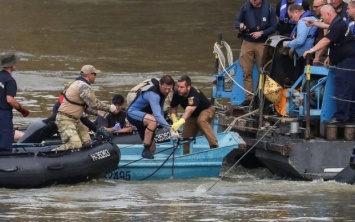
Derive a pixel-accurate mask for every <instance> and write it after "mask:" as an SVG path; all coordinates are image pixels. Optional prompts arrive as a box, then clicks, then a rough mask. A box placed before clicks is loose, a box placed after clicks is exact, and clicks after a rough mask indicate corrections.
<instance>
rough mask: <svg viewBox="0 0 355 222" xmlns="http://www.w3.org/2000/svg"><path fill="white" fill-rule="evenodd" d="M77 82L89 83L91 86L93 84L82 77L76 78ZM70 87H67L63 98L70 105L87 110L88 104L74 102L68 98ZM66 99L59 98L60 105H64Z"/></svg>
mask: <svg viewBox="0 0 355 222" xmlns="http://www.w3.org/2000/svg"><path fill="white" fill-rule="evenodd" d="M75 80H79V81H83V82H85V83H87V84H88V85H91V83H90V82H89V81H88V80H87V79H85V78H83V77H81V76H79V77H78V78H76V79H75ZM74 82H75V81H74ZM74 82H72V83H71V84H73V83H74ZM71 84H70V85H71ZM70 85H69V84H68V85H66V89H65V90H64V91H63V92H62V93H61V96H63V97H64V98H65V100H66V101H68V102H69V103H70V104H73V105H76V106H83V107H84V109H86V108H87V104H86V103H78V102H75V101H72V100H70V99H69V98H68V97H67V96H66V94H65V93H66V91H67V90H68V88H69V86H70ZM64 98H60V97H59V99H58V101H59V102H60V104H62V102H63V99H64ZM60 99H61V101H60Z"/></svg>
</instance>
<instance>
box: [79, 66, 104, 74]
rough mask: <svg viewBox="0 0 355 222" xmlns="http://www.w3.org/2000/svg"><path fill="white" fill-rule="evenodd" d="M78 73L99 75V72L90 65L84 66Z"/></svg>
mask: <svg viewBox="0 0 355 222" xmlns="http://www.w3.org/2000/svg"><path fill="white" fill-rule="evenodd" d="M80 72H81V74H91V73H96V74H99V73H101V71H100V70H98V69H96V68H95V67H94V66H92V65H84V66H83V67H81V71H80Z"/></svg>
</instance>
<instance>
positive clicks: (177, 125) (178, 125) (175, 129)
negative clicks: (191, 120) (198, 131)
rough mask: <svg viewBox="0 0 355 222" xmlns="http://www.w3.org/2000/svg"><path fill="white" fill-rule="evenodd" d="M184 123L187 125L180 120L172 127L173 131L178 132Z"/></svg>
mask: <svg viewBox="0 0 355 222" xmlns="http://www.w3.org/2000/svg"><path fill="white" fill-rule="evenodd" d="M184 123H185V120H184V119H183V118H180V119H179V120H178V121H177V122H176V123H174V124H173V125H172V126H171V129H172V130H174V131H178V129H179V128H180V126H181V125H183V124H184Z"/></svg>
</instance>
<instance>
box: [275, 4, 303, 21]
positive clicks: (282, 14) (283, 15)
mask: <svg viewBox="0 0 355 222" xmlns="http://www.w3.org/2000/svg"><path fill="white" fill-rule="evenodd" d="M302 1H303V0H295V2H294V3H293V4H298V5H302ZM286 14H287V0H281V7H280V21H282V22H285V23H287V22H288V23H291V24H296V22H295V21H293V20H292V19H290V20H289V21H285V19H286Z"/></svg>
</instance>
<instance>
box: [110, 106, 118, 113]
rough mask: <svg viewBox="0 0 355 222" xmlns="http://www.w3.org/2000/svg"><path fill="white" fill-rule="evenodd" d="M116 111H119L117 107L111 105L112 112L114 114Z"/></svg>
mask: <svg viewBox="0 0 355 222" xmlns="http://www.w3.org/2000/svg"><path fill="white" fill-rule="evenodd" d="M115 111H117V107H116V105H113V104H111V105H110V112H111V113H113V112H115Z"/></svg>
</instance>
